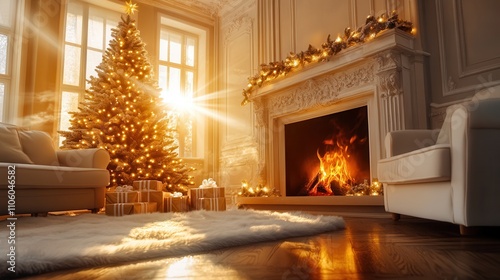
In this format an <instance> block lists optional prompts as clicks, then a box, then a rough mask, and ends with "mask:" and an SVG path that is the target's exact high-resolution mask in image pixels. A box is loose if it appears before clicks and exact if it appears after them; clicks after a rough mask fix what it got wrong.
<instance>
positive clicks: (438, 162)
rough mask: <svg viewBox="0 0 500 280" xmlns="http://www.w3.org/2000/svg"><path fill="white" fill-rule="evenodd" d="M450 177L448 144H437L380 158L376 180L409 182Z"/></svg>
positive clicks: (439, 179)
mask: <svg viewBox="0 0 500 280" xmlns="http://www.w3.org/2000/svg"><path fill="white" fill-rule="evenodd" d="M450 178H451V156H450V146H449V145H447V144H438V145H433V146H429V147H426V148H422V149H419V150H416V151H412V152H409V153H405V154H401V155H398V156H394V157H390V158H386V159H382V160H380V161H379V164H378V180H379V181H380V182H382V183H391V184H411V183H425V182H440V181H449V180H450Z"/></svg>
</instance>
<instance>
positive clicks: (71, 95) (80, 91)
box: [59, 1, 122, 143]
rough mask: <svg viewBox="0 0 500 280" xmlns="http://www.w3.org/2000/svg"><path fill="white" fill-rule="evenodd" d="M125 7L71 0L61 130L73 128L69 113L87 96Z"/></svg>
mask: <svg viewBox="0 0 500 280" xmlns="http://www.w3.org/2000/svg"><path fill="white" fill-rule="evenodd" d="M121 10H122V7H121V6H117V7H116V9H114V10H110V9H106V8H101V7H97V6H93V5H91V4H89V3H86V2H83V1H69V3H68V6H67V10H66V23H65V35H64V54H63V74H62V85H61V89H62V93H61V100H60V119H59V129H60V130H68V129H69V126H70V122H69V121H70V118H71V115H70V114H69V112H74V111H76V110H78V103H79V100H81V99H83V96H84V94H85V89H86V88H88V86H89V85H88V83H87V82H86V81H87V79H89V78H90V76H92V75H96V72H95V68H96V66H97V65H99V64H100V63H101V60H102V54H103V53H104V51H105V50H106V48H107V46H108V42H109V41H110V40H111V29H113V28H115V27H116V26H117V25H118V22H119V21H120V16H121V13H120V11H121ZM62 140H63V139H60V140H59V142H60V143H62Z"/></svg>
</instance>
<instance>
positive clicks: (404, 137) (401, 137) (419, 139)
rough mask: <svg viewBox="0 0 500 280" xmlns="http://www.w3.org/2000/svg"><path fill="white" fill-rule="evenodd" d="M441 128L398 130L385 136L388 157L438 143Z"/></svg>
mask: <svg viewBox="0 0 500 280" xmlns="http://www.w3.org/2000/svg"><path fill="white" fill-rule="evenodd" d="M438 134H439V129H435V130H428V129H413V130H398V131H392V132H389V133H387V135H386V136H385V152H386V157H393V156H397V155H400V154H404V153H408V152H411V151H415V150H418V149H421V148H424V147H429V146H432V145H435V144H436V139H437V136H438Z"/></svg>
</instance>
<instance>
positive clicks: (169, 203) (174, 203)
mask: <svg viewBox="0 0 500 280" xmlns="http://www.w3.org/2000/svg"><path fill="white" fill-rule="evenodd" d="M163 205H164V208H163V211H164V212H187V211H189V198H188V197H187V196H180V197H175V196H171V195H168V196H165V197H164V204H163Z"/></svg>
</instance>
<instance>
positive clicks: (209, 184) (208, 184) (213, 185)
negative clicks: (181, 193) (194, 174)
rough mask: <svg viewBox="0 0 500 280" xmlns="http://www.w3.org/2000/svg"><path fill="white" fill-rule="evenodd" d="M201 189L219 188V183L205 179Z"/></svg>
mask: <svg viewBox="0 0 500 280" xmlns="http://www.w3.org/2000/svg"><path fill="white" fill-rule="evenodd" d="M200 188H203V189H206V188H217V183H216V182H215V181H214V179H212V178H209V179H204V180H203V181H202V182H201V185H200Z"/></svg>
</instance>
